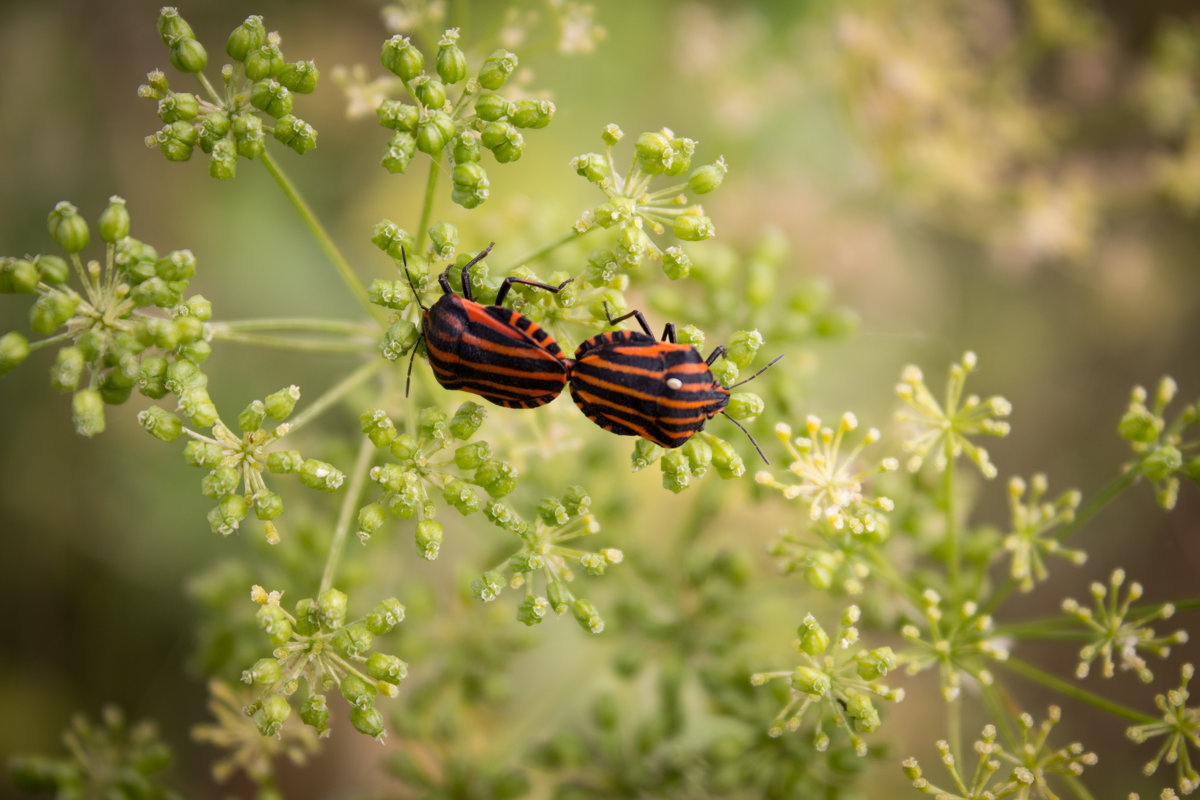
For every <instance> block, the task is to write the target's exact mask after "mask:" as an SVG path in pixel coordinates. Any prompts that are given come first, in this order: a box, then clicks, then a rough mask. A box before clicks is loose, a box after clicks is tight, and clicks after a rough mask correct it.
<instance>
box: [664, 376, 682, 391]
mask: <svg viewBox="0 0 1200 800" xmlns="http://www.w3.org/2000/svg"><path fill="white" fill-rule="evenodd" d="M667 388H668V389H673V390H675V391H679V390H680V389H682V388H683V381H681V380H679V378H667Z"/></svg>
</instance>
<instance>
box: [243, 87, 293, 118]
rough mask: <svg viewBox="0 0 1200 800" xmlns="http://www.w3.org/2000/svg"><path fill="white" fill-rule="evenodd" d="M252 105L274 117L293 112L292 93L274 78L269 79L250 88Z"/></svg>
mask: <svg viewBox="0 0 1200 800" xmlns="http://www.w3.org/2000/svg"><path fill="white" fill-rule="evenodd" d="M250 104H251V105H252V106H254V107H255V108H257V109H259V110H260V111H265V112H266V113H267V114H269V115H271V116H272V117H276V118H278V117H282V116H283V115H284V114H290V113H291V112H292V93H291V92H289V91H288V90H287V87H285V86H284V85H283V84H282V83H280V82H279V81H277V80H275V79H274V78H267V79H266V80H261V81H259V82H258V83H256V84H254V86H252V87H251V88H250Z"/></svg>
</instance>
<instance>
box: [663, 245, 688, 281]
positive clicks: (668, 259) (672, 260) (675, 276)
mask: <svg viewBox="0 0 1200 800" xmlns="http://www.w3.org/2000/svg"><path fill="white" fill-rule="evenodd" d="M662 268H663V274H664V275H666V276H667V277H668V278H670V279H671V280H673V281H677V280H679V279H680V278H686V277H687V276H688V273H690V272H691V270H692V259H690V258H689V257H688V255H687V253H685V252H683V250H681V249H680V248H678V247H676V246H674V245H672V246H671V247H668V248H667V249H666V250H664V251H663V253H662Z"/></svg>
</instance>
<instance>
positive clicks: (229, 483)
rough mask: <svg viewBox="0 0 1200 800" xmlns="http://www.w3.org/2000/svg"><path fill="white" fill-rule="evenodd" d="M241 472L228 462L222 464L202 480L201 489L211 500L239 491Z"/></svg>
mask: <svg viewBox="0 0 1200 800" xmlns="http://www.w3.org/2000/svg"><path fill="white" fill-rule="evenodd" d="M241 482H242V477H241V474H240V473H239V472H238V471H237V469H235V468H234V467H232V466H229V465H228V464H220V465H219V466H217V467H216V468H214V469H213V470H212V471H211V472H209V473H208V474H207V475H205V476H204V477H203V478H202V479H201V480H200V491H201V492H202V493H203V494H204V496H205V497H207V498H209V499H211V500H220V499H221V498H223V497H228V496H229V495H230V494H232V493H233V492H235V491H237V488H238V486H240V485H241Z"/></svg>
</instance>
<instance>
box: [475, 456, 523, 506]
mask: <svg viewBox="0 0 1200 800" xmlns="http://www.w3.org/2000/svg"><path fill="white" fill-rule="evenodd" d="M519 474H520V473H518V472H517V468H516V467H514V466H513V465H512V464H508V463H506V462H503V461H499V460H496V459H488V460H487V461H485V462H483V463H482V464H480V465H479V468H478V469H476V470H475V478H474V481H475V483H476V484H478V485H479V486H481V487H482V488H483V489H484V490H485V491H486V492H487V493H488V494H489V495H491V496H492V497H495V498H497V499H499V498H501V497H504V496H505V495H506V494H508V493H510V492H511V491H512V490H513V489H515V488H517V476H518V475H519Z"/></svg>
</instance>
